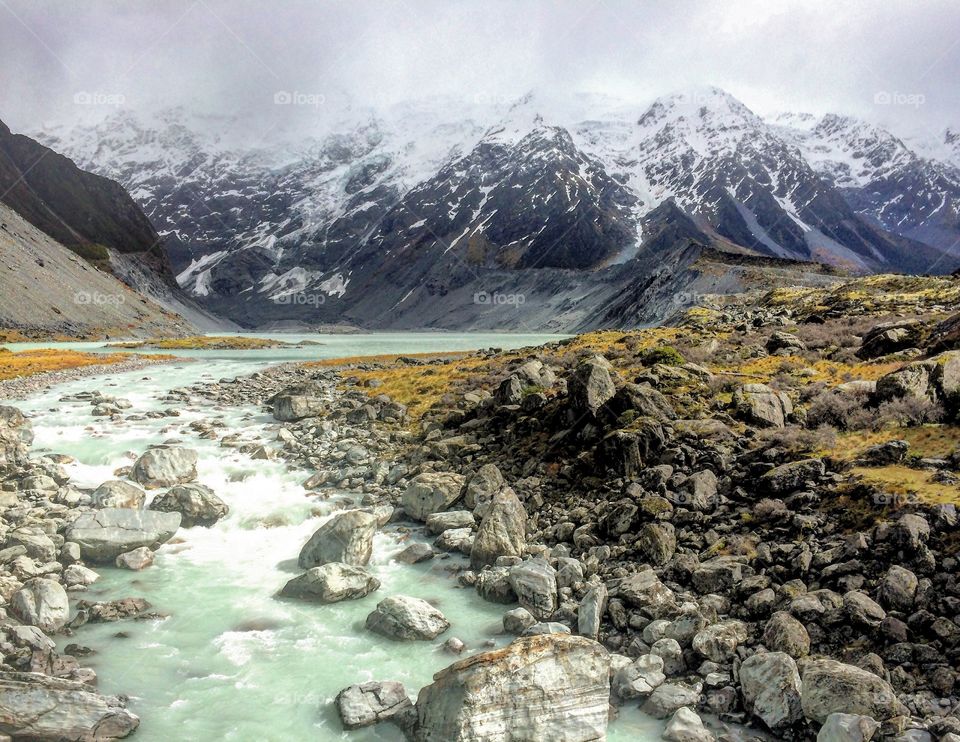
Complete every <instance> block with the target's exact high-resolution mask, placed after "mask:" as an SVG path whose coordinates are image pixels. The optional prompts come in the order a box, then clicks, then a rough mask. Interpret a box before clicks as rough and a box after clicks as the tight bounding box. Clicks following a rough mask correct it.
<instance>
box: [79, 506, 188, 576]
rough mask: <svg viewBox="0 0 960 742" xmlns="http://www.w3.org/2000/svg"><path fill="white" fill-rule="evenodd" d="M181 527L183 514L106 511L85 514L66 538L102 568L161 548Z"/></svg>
mask: <svg viewBox="0 0 960 742" xmlns="http://www.w3.org/2000/svg"><path fill="white" fill-rule="evenodd" d="M179 527H180V513H160V512H155V511H152V510H129V509H127V508H104V509H103V510H96V511H93V512H89V513H83V514H82V515H81V516H80V517H79V518H77V519H76V520H75V521H74V522H73V523H71V524H70V525H69V526H68V527H67V533H66V537H67V540H68V541H73V542H75V543H77V544H78V545H79V546H80V552H81V553H82V554H83V558H84V559H86V560H89V561H91V562H95V563H98V564H106V563H111V562H113V561H114V560H115V559H116V558H117V557H118V556H120V555H121V554H123V553H125V552H128V551H132V550H133V549H138V548H140V547H141V546H146V547H148V548H151V549H156V548H158V547H159V546H160V545H161V544H164V543H166V542H167V541H169V540H170V539H171V538H172V537H173V534H175V533H176V532H177V529H178V528H179Z"/></svg>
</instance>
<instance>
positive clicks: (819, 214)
mask: <svg viewBox="0 0 960 742" xmlns="http://www.w3.org/2000/svg"><path fill="white" fill-rule="evenodd" d="M828 118H829V117H828ZM836 118H837V117H834V118H833V119H830V122H833V123H830V122H827V123H825V124H823V125H819V126H818V125H807V124H806V122H801V123H802V124H803V125H800V123H798V121H796V120H786V119H782V118H781V119H778V120H775V121H773V122H767V121H765V120H763V119H761V118H760V117H759V116H757V115H756V114H754V113H753V112H752V111H750V110H749V109H748V108H747V107H746V106H744V105H743V104H742V103H741V102H740V101H738V100H736V99H735V98H733V97H732V96H730V95H729V94H727V93H725V92H723V91H721V90H718V89H715V88H708V89H706V90H703V91H698V92H696V93H695V94H691V95H671V96H665V97H663V98H660V99H658V100H656V101H655V102H654V103H653V104H652V105H650V106H649V107H646V108H643V107H636V106H629V105H624V104H622V103H620V102H617V101H611V100H608V99H601V98H597V97H595V96H594V97H589V98H586V99H579V98H576V97H574V98H572V99H571V100H570V101H567V102H566V105H564V106H558V105H557V103H556V102H555V101H549V100H543V99H540V98H538V97H537V96H535V95H529V96H526V97H524V98H523V99H520V100H518V101H515V102H512V103H503V104H494V105H485V106H477V105H467V104H464V103H462V102H458V101H454V102H451V101H441V100H434V101H428V102H425V103H418V104H412V103H411V104H407V105H403V106H397V107H395V108H393V109H390V110H388V111H378V112H373V111H357V110H354V111H347V112H344V113H343V114H342V115H341V116H340V117H339V118H338V117H336V116H334V117H332V119H331V123H330V124H329V125H328V127H327V130H326V131H319V132H312V133H311V134H310V135H307V136H303V135H300V134H298V135H293V134H290V133H286V132H271V133H270V134H269V135H268V136H269V139H268V140H259V141H258V140H257V139H256V137H248V138H247V139H246V140H245V141H240V140H237V139H236V138H230V137H228V135H227V134H226V133H225V132H231V131H232V130H234V129H236V128H239V127H237V125H236V122H230V121H217V122H215V123H211V122H209V121H201V120H197V119H196V118H195V117H191V116H190V115H188V114H187V113H186V112H184V111H182V110H173V111H167V112H164V113H163V114H161V115H160V116H158V117H157V118H155V119H152V120H146V119H141V118H138V117H137V116H134V115H133V114H131V113H129V112H121V113H119V114H117V115H115V116H113V117H110V118H107V119H106V120H104V121H103V122H101V123H100V124H98V125H97V126H95V127H90V128H79V129H77V128H74V129H70V128H64V127H55V126H51V127H47V128H45V129H44V130H43V131H41V132H38V133H37V136H38V137H39V138H40V139H42V140H43V141H45V142H47V143H50V144H51V145H52V146H55V147H58V148H60V149H62V150H64V151H66V152H68V153H70V154H71V156H73V157H75V158H76V159H77V161H78V162H80V163H81V164H82V165H83V166H85V167H91V168H93V169H96V170H97V171H98V172H100V173H102V174H104V175H107V176H109V177H112V178H115V179H117V180H119V181H120V182H121V183H123V184H124V185H125V186H127V188H128V189H129V190H130V191H131V193H132V195H133V196H134V198H135V199H137V200H138V202H139V203H140V204H141V205H142V206H143V207H144V209H145V211H146V213H147V214H148V215H149V216H150V217H151V219H152V220H153V221H154V223H155V224H156V225H157V228H158V229H159V230H160V232H161V233H162V234H163V235H164V236H165V238H166V239H167V241H168V253H169V255H170V258H171V261H172V262H173V264H174V266H175V269H176V271H177V272H178V280H179V282H180V284H181V285H182V286H183V287H184V288H185V289H187V290H188V291H189V292H190V293H191V294H192V295H193V296H195V297H196V298H197V299H198V300H200V301H202V302H203V303H204V304H205V305H206V306H207V307H209V308H211V309H213V310H214V311H216V312H219V313H221V314H223V315H225V316H229V317H231V318H233V319H235V320H236V321H238V322H240V323H241V324H244V325H246V326H256V325H259V324H263V323H267V322H277V321H284V320H290V319H297V320H299V321H302V322H306V323H322V322H326V323H329V322H348V323H352V324H357V325H360V326H366V327H405V328H410V327H428V326H441V327H457V328H459V327H483V326H494V327H506V326H509V323H505V322H504V321H503V313H501V314H500V315H499V316H492V315H491V314H490V312H489V311H488V310H489V307H484V305H483V304H482V303H478V302H475V301H473V297H474V296H475V295H485V294H486V295H490V294H494V293H497V292H499V294H503V295H508V296H514V297H515V296H517V295H521V294H522V295H523V297H524V304H523V306H524V310H523V311H524V313H525V314H526V315H527V319H526V326H527V327H529V328H539V327H548V326H549V327H556V323H555V322H554V323H553V324H545V320H544V318H547V317H549V316H551V315H553V313H554V311H555V308H556V306H557V304H558V303H561V304H562V303H563V302H564V301H565V300H566V299H569V298H570V297H571V293H573V294H576V295H577V296H581V297H582V296H583V295H585V294H596V295H597V298H600V299H607V298H610V297H606V296H605V295H604V294H605V290H606V287H609V286H611V285H614V284H615V285H617V287H618V288H619V289H620V290H625V289H629V291H630V292H633V293H635V292H636V291H637V290H638V288H639V287H642V286H643V285H644V283H645V282H647V281H649V279H650V278H651V276H650V275H649V272H648V266H649V265H651V264H654V263H656V264H657V265H658V267H660V268H661V269H663V268H669V267H673V268H676V267H677V266H678V265H679V261H680V256H682V255H683V254H685V251H686V249H687V247H688V243H687V241H686V238H684V239H682V240H678V241H675V242H674V243H673V244H671V245H666V244H665V239H666V237H667V236H669V235H672V234H679V233H685V232H687V231H689V229H691V226H690V224H691V223H692V225H693V227H692V229H694V231H695V232H696V233H697V235H698V242H699V243H701V244H704V245H706V246H708V247H710V248H716V249H719V250H723V251H727V252H732V253H736V254H748V255H755V256H765V257H768V258H775V259H788V260H798V261H817V262H822V263H826V264H830V265H833V266H837V267H840V268H843V269H846V270H851V271H854V272H873V271H906V272H925V271H934V272H937V271H939V272H946V271H949V270H952V269H953V268H955V267H956V266H957V264H958V261H957V259H956V258H955V257H954V256H953V255H952V254H950V249H951V240H950V237H951V235H952V234H953V231H955V229H956V224H955V207H954V204H955V201H954V200H952V199H953V198H954V194H955V189H954V186H955V180H954V177H955V168H954V166H953V165H949V164H947V163H939V162H937V163H935V162H933V161H932V160H929V159H924V158H921V157H920V156H919V155H911V154H910V153H909V151H908V152H906V153H905V152H904V151H902V150H905V149H906V147H905V145H902V143H899V145H900V146H899V147H898V146H887V147H884V148H882V149H881V150H880V151H879V152H878V153H877V154H876V156H875V158H874V159H875V160H876V162H875V163H874V165H872V166H871V168H870V169H869V172H864V168H861V169H860V170H858V171H857V172H856V173H852V172H850V173H848V172H846V171H844V169H843V168H841V167H833V166H831V165H830V164H829V163H830V162H832V160H831V159H830V157H829V154H830V153H831V152H834V151H839V150H841V149H842V150H843V151H844V152H846V153H847V154H848V156H847V157H846V159H847V160H850V159H851V158H852V159H856V157H855V155H856V154H857V152H859V151H860V149H863V147H865V146H867V145H865V144H864V140H865V138H866V137H868V136H875V137H877V136H880V135H879V134H874V133H873V132H872V130H871V132H866V131H865V130H864V131H861V129H860V128H858V127H856V126H854V125H852V124H851V125H849V126H848V125H846V124H845V125H844V126H840V125H839V124H838V123H837V122H836V121H834V119H836ZM804 127H805V128H804ZM883 141H884V143H886V141H887V140H886V139H883ZM898 141H899V140H898ZM851 153H852V154H851ZM878 184H881V185H882V186H883V188H882V189H878V188H877V185H878ZM898 189H899V190H903V191H904V194H903V196H902V197H901V198H900V199H897V198H896V194H897V193H898V192H899V191H898ZM878 190H879V193H877V192H876V191H878ZM936 194H939V195H943V196H944V206H942V207H941V208H937V207H936V203H934V202H932V201H931V199H933V198H934V196H935V195H936ZM670 203H672V204H674V206H675V207H676V208H673V207H669V206H667V204H670ZM937 203H938V202H937ZM951 214H953V217H951ZM665 218H666V219H668V220H669V221H671V222H673V221H676V222H677V223H676V224H674V225H673V226H671V227H670V228H668V229H665V228H664V224H663V222H664V219H665ZM654 240H656V244H653V241H654ZM664 251H666V252H664ZM644 256H646V257H644ZM632 261H638V262H632ZM621 265H630V266H631V268H630V269H626V268H617V266H621ZM772 265H775V261H774V262H773V263H772ZM634 282H636V283H634ZM565 286H573V287H574V288H572V291H571V292H566V293H565V292H564V287H565ZM569 320H570V321H572V322H574V323H575V324H573V325H567V327H573V326H589V325H590V324H591V323H592V322H593V323H595V322H598V321H600V315H598V314H597V313H596V312H594V311H593V308H592V307H588V306H586V305H584V306H582V307H581V310H580V311H579V312H577V313H576V314H575V316H574V315H570V316H569ZM491 321H492V322H494V324H493V325H489V324H487V323H488V322H491ZM624 321H628V322H632V323H634V324H636V323H637V322H638V321H639V320H638V319H637V318H636V317H635V316H634V317H631V318H629V319H628V318H624Z"/></svg>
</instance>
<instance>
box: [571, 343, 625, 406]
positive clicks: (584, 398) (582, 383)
mask: <svg viewBox="0 0 960 742" xmlns="http://www.w3.org/2000/svg"><path fill="white" fill-rule="evenodd" d="M616 392H617V387H616V384H615V383H614V377H613V368H612V366H611V365H610V362H609V361H608V360H607V359H606V358H604V357H603V356H593V357H592V358H588V359H586V360H585V361H582V362H581V363H580V364H579V365H578V366H577V367H576V368H575V369H574V370H573V372H572V373H571V374H570V375H569V377H567V394H568V395H569V398H570V404H571V406H572V407H573V408H574V409H575V410H577V411H578V412H581V413H585V414H589V415H596V414H597V411H598V410H599V409H600V407H601V406H603V405H604V404H605V403H606V402H608V401H609V400H610V399H612V398H613V395H614V394H616Z"/></svg>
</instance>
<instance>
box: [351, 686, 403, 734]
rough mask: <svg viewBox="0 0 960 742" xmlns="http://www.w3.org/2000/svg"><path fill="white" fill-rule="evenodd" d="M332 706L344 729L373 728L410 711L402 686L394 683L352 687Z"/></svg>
mask: <svg viewBox="0 0 960 742" xmlns="http://www.w3.org/2000/svg"><path fill="white" fill-rule="evenodd" d="M335 703H336V704H337V711H338V712H339V713H340V720H341V721H342V722H343V728H344V729H361V728H363V727H369V726H373V725H374V724H376V723H378V722H381V721H388V720H389V719H391V718H393V717H395V716H396V715H397V714H401V713H403V712H404V711H406V710H408V709H412V708H413V702H412V701H411V700H410V698H409V697H408V696H407V691H406V690H405V689H404V687H403V684H402V683H397V682H394V681H385V682H375V681H372V682H369V683H361V684H360V685H351V686H350V687H348V688H344V689H343V690H342V691H340V692H339V693H338V694H337V698H336V701H335Z"/></svg>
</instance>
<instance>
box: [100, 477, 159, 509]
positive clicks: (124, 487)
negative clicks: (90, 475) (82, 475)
mask: <svg viewBox="0 0 960 742" xmlns="http://www.w3.org/2000/svg"><path fill="white" fill-rule="evenodd" d="M145 499H146V493H145V492H144V491H143V490H142V489H140V488H139V487H137V486H136V485H133V484H130V482H124V481H123V480H122V479H111V480H110V481H108V482H104V483H103V484H101V485H100V486H99V487H97V488H96V489H95V490H94V491H93V494H92V495H90V500H91V502H92V503H93V506H94V507H97V508H132V509H134V510H136V509H138V508H142V507H143V502H144V500H145Z"/></svg>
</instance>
